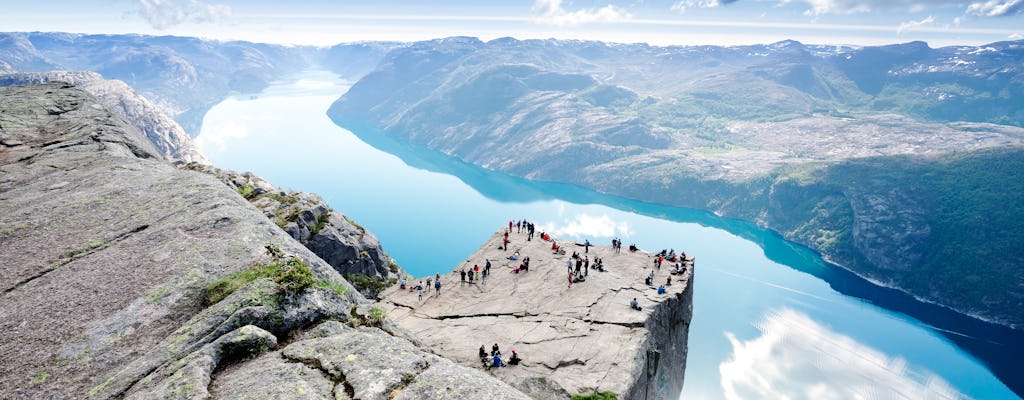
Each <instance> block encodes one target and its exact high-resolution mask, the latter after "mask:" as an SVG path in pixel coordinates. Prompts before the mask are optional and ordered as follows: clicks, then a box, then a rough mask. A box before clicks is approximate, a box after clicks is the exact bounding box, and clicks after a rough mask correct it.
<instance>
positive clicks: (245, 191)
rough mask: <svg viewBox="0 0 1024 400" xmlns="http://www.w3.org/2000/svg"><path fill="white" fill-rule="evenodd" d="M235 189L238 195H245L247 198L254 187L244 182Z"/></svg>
mask: <svg viewBox="0 0 1024 400" xmlns="http://www.w3.org/2000/svg"><path fill="white" fill-rule="evenodd" d="M236 190H237V191H238V194H240V195H242V197H245V198H246V199H248V198H249V197H250V196H252V192H253V191H254V190H256V188H255V187H253V186H252V185H250V184H248V183H246V184H244V185H242V186H239V187H238V189H236Z"/></svg>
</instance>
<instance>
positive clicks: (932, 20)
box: [896, 15, 935, 34]
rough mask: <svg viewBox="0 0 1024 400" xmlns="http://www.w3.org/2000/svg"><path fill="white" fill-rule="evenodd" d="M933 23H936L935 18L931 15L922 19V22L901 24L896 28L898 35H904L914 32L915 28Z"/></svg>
mask: <svg viewBox="0 0 1024 400" xmlns="http://www.w3.org/2000/svg"><path fill="white" fill-rule="evenodd" d="M933 23H935V17H932V16H931V15H929V16H928V18H925V19H922V20H920V21H907V22H904V23H902V24H900V26H899V27H897V28H896V33H897V34H903V32H907V31H912V30H914V28H918V27H921V26H924V25H931V24H933Z"/></svg>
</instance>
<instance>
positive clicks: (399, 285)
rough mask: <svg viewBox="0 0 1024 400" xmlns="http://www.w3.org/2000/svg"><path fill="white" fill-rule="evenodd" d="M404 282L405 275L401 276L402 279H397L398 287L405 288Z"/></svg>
mask: <svg viewBox="0 0 1024 400" xmlns="http://www.w3.org/2000/svg"><path fill="white" fill-rule="evenodd" d="M405 283H406V282H405V277H404V276H403V277H402V279H401V280H399V281H398V287H399V288H400V289H402V290H405Z"/></svg>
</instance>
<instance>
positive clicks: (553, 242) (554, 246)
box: [551, 240, 558, 253]
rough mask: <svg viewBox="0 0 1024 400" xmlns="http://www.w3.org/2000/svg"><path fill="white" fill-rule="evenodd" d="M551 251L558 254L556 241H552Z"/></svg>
mask: <svg viewBox="0 0 1024 400" xmlns="http://www.w3.org/2000/svg"><path fill="white" fill-rule="evenodd" d="M551 250H552V251H554V252H556V253H557V252H558V242H556V241H554V240H552V241H551Z"/></svg>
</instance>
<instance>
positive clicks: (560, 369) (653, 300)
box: [384, 229, 693, 399]
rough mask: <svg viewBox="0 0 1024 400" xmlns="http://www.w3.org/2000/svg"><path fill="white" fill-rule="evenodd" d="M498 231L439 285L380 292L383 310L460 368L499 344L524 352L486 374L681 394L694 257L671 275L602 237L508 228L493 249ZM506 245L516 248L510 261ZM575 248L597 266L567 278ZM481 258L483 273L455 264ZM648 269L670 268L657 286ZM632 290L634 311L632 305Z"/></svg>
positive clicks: (534, 388) (541, 392) (569, 386)
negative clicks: (583, 240)
mask: <svg viewBox="0 0 1024 400" xmlns="http://www.w3.org/2000/svg"><path fill="white" fill-rule="evenodd" d="M504 231H505V230H504V229H502V230H501V231H499V232H497V233H495V234H494V235H493V236H491V237H490V238H489V239H488V240H487V242H486V243H485V244H484V245H483V246H481V247H480V249H479V250H478V251H477V252H476V253H474V254H473V255H471V256H470V257H469V258H467V260H466V263H465V264H464V265H460V266H456V268H455V269H454V270H453V271H450V272H446V273H445V274H443V275H440V276H441V284H442V286H441V291H440V294H439V295H437V294H436V291H435V289H434V288H433V286H430V287H429V288H428V289H429V290H425V291H424V296H423V299H422V300H421V299H420V298H419V297H418V295H417V292H416V291H409V290H402V289H400V288H397V287H394V288H391V289H389V290H388V291H386V292H385V293H384V299H385V300H384V309H385V310H386V311H387V312H388V315H390V316H391V318H392V319H393V320H394V321H395V322H396V323H397V324H398V325H399V326H401V327H403V328H405V329H407V330H409V331H411V332H412V333H414V334H415V335H416V336H418V337H419V338H421V339H422V340H423V341H424V342H425V343H426V344H428V345H430V346H431V347H433V348H434V349H436V351H438V353H440V354H441V355H443V356H445V357H448V358H450V359H453V360H456V361H457V362H459V363H460V364H463V365H465V366H467V367H473V368H477V369H483V366H482V363H481V360H480V358H479V357H478V349H479V347H480V346H481V345H483V346H484V348H485V350H486V351H487V352H488V353H489V352H490V351H491V347H492V345H494V344H497V345H498V346H499V347H500V350H501V352H502V354H503V356H504V357H505V361H506V362H507V360H508V357H510V356H511V351H512V350H515V351H516V353H517V354H518V355H519V357H521V358H522V359H523V362H522V363H521V364H520V365H515V366H508V367H503V368H490V369H489V370H488V373H490V374H492V375H494V376H495V377H497V378H499V379H501V380H503V381H505V382H508V383H510V384H511V385H513V386H515V387H517V388H519V389H521V390H523V391H524V392H526V393H528V394H530V395H531V396H532V397H534V398H552V399H555V398H566V397H568V394H576V393H593V392H606V391H611V392H614V393H616V394H617V395H618V396H619V398H620V399H639V398H647V399H675V398H678V397H679V393H680V391H681V390H682V385H683V371H684V369H685V366H686V354H687V335H688V332H689V324H690V318H691V316H692V307H693V279H692V278H693V268H692V264H691V267H689V268H686V270H685V272H683V273H681V274H678V275H674V274H670V270H672V266H671V265H672V264H671V263H670V262H668V261H665V262H664V264H663V266H662V267H661V268H656V267H655V265H654V257H653V256H652V255H650V254H647V253H644V252H642V251H638V252H630V251H628V250H626V249H623V250H622V251H621V253H619V254H615V252H614V251H613V249H612V248H611V247H608V246H590V247H589V252H585V251H586V250H585V248H584V247H583V246H577V245H575V244H573V243H572V242H563V241H561V240H558V239H557V238H554V240H555V241H556V243H558V244H559V245H562V246H564V247H563V249H564V250H566V251H565V254H559V253H556V252H554V251H552V249H551V245H552V243H551V242H550V241H545V240H541V239H539V238H536V237H534V238H533V240H527V234H526V233H516V232H515V229H513V232H512V233H511V234H510V235H509V239H510V240H511V243H510V244H509V250H507V251H506V250H502V249H500V246H501V244H502V241H503V239H504ZM516 251H518V253H519V258H518V259H517V260H510V259H509V258H508V257H510V256H511V255H512V254H513V253H514V252H516ZM573 252H578V253H579V255H580V256H581V257H584V256H585V257H588V260H589V261H591V262H594V261H595V258H601V259H602V260H603V265H604V269H605V271H604V272H601V271H598V270H597V269H594V268H590V269H589V271H588V272H587V273H586V281H584V282H577V283H573V284H572V286H571V287H570V286H569V282H568V272H567V266H568V263H569V262H570V259H571V256H572V254H573ZM523 257H529V258H530V264H529V270H528V271H525V272H524V271H520V272H516V271H515V269H516V268H517V267H519V266H520V264H521V262H522V258H523ZM486 260H490V262H491V270H490V274H489V277H488V278H487V279H486V281H482V280H481V279H480V278H479V275H478V278H477V279H474V280H473V281H472V282H469V281H465V282H463V281H462V275H461V272H462V271H463V270H466V271H469V270H472V269H473V267H474V265H476V266H479V268H480V269H481V270H483V269H484V268H485V265H486ZM591 265H592V264H591ZM573 268H575V266H574V267H573ZM651 272H653V273H654V276H655V278H654V285H660V284H664V283H665V282H666V280H667V278H671V281H672V285H671V286H666V289H667V292H666V293H664V294H658V293H657V289H656V286H649V285H647V284H645V282H644V281H645V278H646V277H647V276H648V275H649V274H650V273H651ZM426 279H427V277H425V278H423V279H418V280H416V281H414V282H413V283H411V285H416V284H418V283H419V282H420V281H425V280H426ZM484 282H486V283H484ZM634 298H636V299H637V301H638V303H639V305H640V307H641V308H642V310H634V309H632V308H630V302H631V301H632V299H634ZM545 380H546V381H547V382H543V381H545ZM552 383H554V384H555V385H552ZM559 387H560V388H561V389H559Z"/></svg>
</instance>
